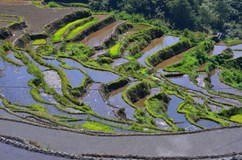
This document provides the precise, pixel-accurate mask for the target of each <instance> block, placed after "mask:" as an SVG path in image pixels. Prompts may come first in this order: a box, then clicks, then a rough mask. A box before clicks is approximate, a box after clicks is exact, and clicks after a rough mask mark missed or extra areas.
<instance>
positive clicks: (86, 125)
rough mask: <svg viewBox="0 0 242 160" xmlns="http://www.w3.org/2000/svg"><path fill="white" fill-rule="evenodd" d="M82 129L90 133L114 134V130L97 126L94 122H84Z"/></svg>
mask: <svg viewBox="0 0 242 160" xmlns="http://www.w3.org/2000/svg"><path fill="white" fill-rule="evenodd" d="M82 127H83V128H85V129H87V130H92V131H101V132H114V130H113V129H112V128H110V127H109V126H106V125H103V124H99V123H95V122H85V123H84V124H83V125H82Z"/></svg>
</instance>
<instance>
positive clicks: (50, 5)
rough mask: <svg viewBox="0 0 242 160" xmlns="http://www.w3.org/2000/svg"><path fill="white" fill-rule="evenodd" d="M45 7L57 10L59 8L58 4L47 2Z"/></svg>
mask: <svg viewBox="0 0 242 160" xmlns="http://www.w3.org/2000/svg"><path fill="white" fill-rule="evenodd" d="M47 6H48V7H50V8H59V7H61V5H60V4H58V3H56V2H54V1H51V2H49V3H48V4H47Z"/></svg>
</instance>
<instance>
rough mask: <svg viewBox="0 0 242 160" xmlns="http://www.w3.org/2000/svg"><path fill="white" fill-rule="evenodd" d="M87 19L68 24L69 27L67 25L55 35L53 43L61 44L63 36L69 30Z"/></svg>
mask: <svg viewBox="0 0 242 160" xmlns="http://www.w3.org/2000/svg"><path fill="white" fill-rule="evenodd" d="M84 20H85V19H78V20H75V21H73V22H70V23H68V24H67V25H65V26H64V27H62V28H61V29H59V30H58V31H57V32H55V34H54V35H53V39H52V42H53V43H55V42H59V41H60V40H61V38H62V36H63V35H64V33H65V32H66V31H67V30H68V28H70V27H71V26H74V25H76V24H78V23H81V22H83V21H84Z"/></svg>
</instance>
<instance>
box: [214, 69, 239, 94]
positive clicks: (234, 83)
mask: <svg viewBox="0 0 242 160" xmlns="http://www.w3.org/2000/svg"><path fill="white" fill-rule="evenodd" d="M219 79H220V80H221V81H222V82H223V83H225V84H227V85H229V86H231V87H233V88H237V89H240V90H242V71H241V70H239V69H225V70H223V71H222V72H221V73H220V74H219Z"/></svg>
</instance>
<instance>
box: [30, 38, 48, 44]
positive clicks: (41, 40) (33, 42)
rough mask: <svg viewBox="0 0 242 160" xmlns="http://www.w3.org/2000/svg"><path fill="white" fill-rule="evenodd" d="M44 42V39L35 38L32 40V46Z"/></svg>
mask: <svg viewBox="0 0 242 160" xmlns="http://www.w3.org/2000/svg"><path fill="white" fill-rule="evenodd" d="M46 43H47V41H46V39H36V40H33V41H32V45H33V46H34V45H44V44H46Z"/></svg>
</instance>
